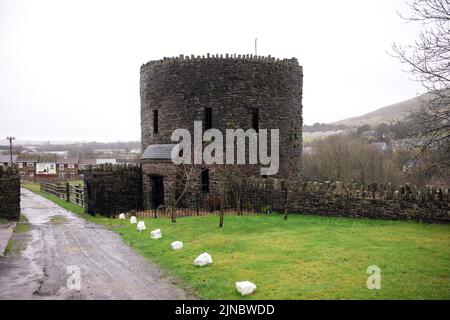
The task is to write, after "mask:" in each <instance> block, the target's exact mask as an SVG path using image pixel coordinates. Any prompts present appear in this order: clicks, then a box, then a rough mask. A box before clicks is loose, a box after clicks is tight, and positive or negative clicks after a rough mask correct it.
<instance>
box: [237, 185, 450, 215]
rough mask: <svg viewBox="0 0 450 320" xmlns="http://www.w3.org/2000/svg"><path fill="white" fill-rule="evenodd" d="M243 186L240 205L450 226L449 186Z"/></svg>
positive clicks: (303, 212) (302, 212)
mask: <svg viewBox="0 0 450 320" xmlns="http://www.w3.org/2000/svg"><path fill="white" fill-rule="evenodd" d="M245 183H246V187H245V189H246V192H244V193H243V203H244V206H246V205H250V206H251V205H254V204H258V206H259V207H260V208H270V209H271V210H273V211H281V212H282V211H283V210H284V208H285V205H286V203H287V206H288V209H289V212H295V213H301V214H313V215H324V216H342V217H365V218H377V219H391V220H414V221H423V222H437V223H450V189H449V187H436V186H416V185H409V184H406V185H403V186H397V187H394V186H393V185H391V184H386V185H379V184H370V185H365V186H362V185H360V184H356V183H343V182H334V183H331V182H323V183H320V182H302V183H290V182H286V181H283V180H277V179H248V180H247V181H246V182H245ZM285 186H287V187H285ZM286 192H287V193H288V195H287V199H288V201H286Z"/></svg>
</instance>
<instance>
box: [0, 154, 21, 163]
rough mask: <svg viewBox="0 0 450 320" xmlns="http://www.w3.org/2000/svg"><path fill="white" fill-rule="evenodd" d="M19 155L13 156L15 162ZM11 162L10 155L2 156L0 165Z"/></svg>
mask: <svg viewBox="0 0 450 320" xmlns="http://www.w3.org/2000/svg"><path fill="white" fill-rule="evenodd" d="M16 159H17V155H16V154H13V162H16ZM10 161H11V156H10V155H9V154H0V163H6V162H8V163H9V162H10Z"/></svg>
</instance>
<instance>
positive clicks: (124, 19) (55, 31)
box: [0, 0, 421, 141]
mask: <svg viewBox="0 0 450 320" xmlns="http://www.w3.org/2000/svg"><path fill="white" fill-rule="evenodd" d="M405 1H406V0H342V1H335V0H329V1H324V0H322V1H298V0H297V1H280V0H277V1H275V0H273V1H261V0H259V1H254V2H253V1H244V0H239V1H234V0H221V1H213V0H208V1H195V0H189V1H186V0H185V1H132V0H127V1H111V0H108V1H95V0H90V1H82V0H74V1H64V0H54V1H49V0H36V1H26V0H0V108H1V114H0V138H1V139H3V136H4V137H6V136H7V135H14V136H16V138H18V139H21V140H31V139H33V140H85V141H92V140H96V141H127V140H138V139H140V98H139V68H140V66H141V64H142V63H144V62H146V61H148V60H154V59H160V58H162V57H164V56H178V55H179V54H196V55H197V54H199V55H202V54H206V53H208V52H210V53H238V54H239V53H241V54H246V53H254V39H255V38H258V54H259V55H269V54H270V55H272V56H275V57H279V58H291V57H296V58H298V60H299V62H300V64H301V65H303V68H304V69H303V70H304V96H303V104H304V108H303V116H304V123H305V124H312V123H314V122H332V121H335V120H340V119H343V118H347V117H350V116H356V115H361V114H364V113H366V112H369V111H372V110H374V109H377V108H379V107H383V106H385V105H388V104H392V103H395V102H399V101H402V100H405V99H409V98H412V97H414V96H416V94H417V93H419V92H420V91H421V88H420V86H419V85H418V84H417V83H415V82H413V81H411V80H409V77H408V75H407V74H405V73H403V72H402V68H403V66H401V65H400V64H399V63H398V61H397V60H395V59H394V58H392V57H390V56H389V55H388V53H387V51H389V50H390V47H391V44H392V43H393V42H399V43H410V42H411V41H413V40H414V38H415V37H416V35H417V27H416V26H414V25H411V24H406V23H405V22H404V21H403V20H401V19H400V18H399V16H398V15H397V11H400V12H407V6H406V4H405Z"/></svg>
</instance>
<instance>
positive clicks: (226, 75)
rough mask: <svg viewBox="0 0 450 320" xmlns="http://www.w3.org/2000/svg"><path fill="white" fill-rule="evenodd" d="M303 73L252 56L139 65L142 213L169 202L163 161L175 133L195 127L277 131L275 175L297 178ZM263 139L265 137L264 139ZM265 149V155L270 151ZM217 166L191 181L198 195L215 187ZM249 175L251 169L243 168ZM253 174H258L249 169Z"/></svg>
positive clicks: (289, 64) (293, 65)
mask: <svg viewBox="0 0 450 320" xmlns="http://www.w3.org/2000/svg"><path fill="white" fill-rule="evenodd" d="M302 85H303V71H302V67H301V66H300V65H299V64H298V61H297V59H295V58H292V59H284V60H279V59H275V58H272V57H270V56H268V57H261V56H253V55H243V56H242V55H228V54H227V55H220V56H219V55H212V56H211V55H209V54H208V55H207V56H183V55H181V56H179V57H175V58H164V59H162V60H157V61H150V62H148V63H146V64H144V65H142V66H141V71H140V95H141V143H142V150H144V153H143V155H142V159H141V160H142V172H143V180H142V181H143V189H144V190H143V192H144V195H143V196H144V207H145V208H147V209H150V208H157V207H159V206H160V205H164V204H166V205H167V202H168V201H170V200H169V199H171V198H173V193H174V188H175V182H174V181H175V174H176V169H175V166H174V165H173V164H172V162H171V160H170V151H171V149H172V147H173V145H174V144H175V142H172V141H171V140H170V137H171V134H172V132H173V131H174V130H175V129H178V128H184V129H188V130H189V131H190V132H191V135H192V136H193V129H194V121H202V122H203V130H207V129H209V128H215V129H219V130H220V131H222V132H223V134H224V137H225V129H238V128H239V129H244V130H247V129H250V128H254V129H255V130H257V131H258V130H259V129H269V132H270V129H279V137H280V143H279V154H280V164H279V172H278V174H277V175H276V177H280V178H295V177H298V176H299V175H300V170H301V150H302ZM269 139H270V134H269ZM269 150H270V149H269ZM215 169H216V168H214V166H210V168H207V170H204V171H203V172H202V173H201V177H198V191H199V192H200V193H201V194H205V193H208V192H209V191H210V190H214V189H215V188H216V187H217V176H216V173H217V172H216V171H215ZM250 171H251V170H250ZM255 174H259V165H258V171H255Z"/></svg>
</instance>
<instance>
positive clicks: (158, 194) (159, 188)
mask: <svg viewBox="0 0 450 320" xmlns="http://www.w3.org/2000/svg"><path fill="white" fill-rule="evenodd" d="M150 179H151V182H152V209H158V207H159V206H160V205H164V178H163V177H161V176H152V177H150Z"/></svg>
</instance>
